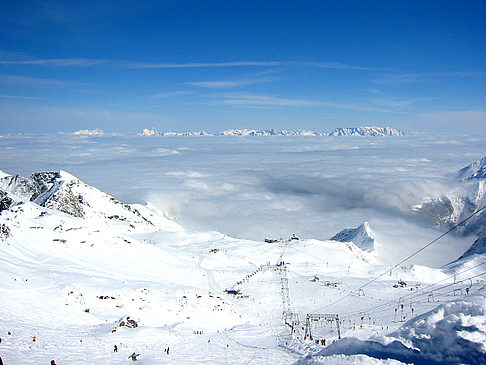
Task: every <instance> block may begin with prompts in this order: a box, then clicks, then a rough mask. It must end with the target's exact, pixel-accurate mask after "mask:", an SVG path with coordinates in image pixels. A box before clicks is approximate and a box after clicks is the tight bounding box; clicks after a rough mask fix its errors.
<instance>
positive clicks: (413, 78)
mask: <svg viewBox="0 0 486 365" xmlns="http://www.w3.org/2000/svg"><path fill="white" fill-rule="evenodd" d="M485 76H486V72H483V71H477V72H460V71H457V72H424V73H406V74H394V75H383V76H380V77H379V78H377V79H376V80H375V83H377V84H380V85H396V84H409V83H415V82H424V81H434V80H439V79H443V78H448V77H459V78H463V77H485Z"/></svg>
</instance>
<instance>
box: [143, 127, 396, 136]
mask: <svg viewBox="0 0 486 365" xmlns="http://www.w3.org/2000/svg"><path fill="white" fill-rule="evenodd" d="M140 134H141V135H143V136H363V137H367V136H403V135H404V134H405V133H403V132H401V131H399V130H398V129H394V128H390V127H354V128H336V129H335V130H334V131H332V132H331V133H325V132H319V131H308V130H303V129H298V130H285V129H280V130H277V129H258V130H257V129H227V130H225V131H222V132H217V133H208V132H206V131H191V132H159V131H157V130H156V129H155V128H151V129H148V128H146V129H144V130H143V131H142V132H140Z"/></svg>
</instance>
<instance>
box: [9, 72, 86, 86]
mask: <svg viewBox="0 0 486 365" xmlns="http://www.w3.org/2000/svg"><path fill="white" fill-rule="evenodd" d="M0 84H8V85H29V86H42V87H46V86H51V87H65V88H72V87H80V86H85V84H84V83H82V82H78V81H70V80H55V79H44V78H39V77H26V76H16V75H0Z"/></svg>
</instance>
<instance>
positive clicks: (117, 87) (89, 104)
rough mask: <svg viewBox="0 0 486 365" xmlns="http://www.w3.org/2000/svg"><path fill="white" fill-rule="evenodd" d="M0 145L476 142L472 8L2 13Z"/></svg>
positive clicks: (477, 86)
mask: <svg viewBox="0 0 486 365" xmlns="http://www.w3.org/2000/svg"><path fill="white" fill-rule="evenodd" d="M0 13H1V14H2V16H1V17H0V133H10V132H26V133H38V132H44V131H45V132H58V131H65V132H69V131H75V130H78V129H93V128H100V129H103V130H105V131H119V132H137V131H139V130H141V129H142V128H145V127H152V126H153V127H155V128H157V129H159V130H163V131H185V130H201V129H205V130H208V131H219V130H223V129H227V128H233V127H236V128H258V129H263V128H276V129H299V128H302V129H310V130H322V131H330V130H332V129H334V128H335V127H341V126H360V125H379V126H391V127H396V128H399V129H402V130H404V131H416V130H417V131H424V132H433V133H436V132H438V131H447V132H450V133H467V134H483V135H485V134H486V104H485V102H486V21H485V20H484V19H486V2H484V1H427V2H424V1H333V2H331V1H317V0H316V1H307V0H300V1H262V0H260V1H229V0H227V1H212V0H207V1H202V0H201V1H196V0H167V1H123V0H118V1H101V2H92V1H69V2H67V1H51V0H46V1H42V2H39V1H2V2H0Z"/></svg>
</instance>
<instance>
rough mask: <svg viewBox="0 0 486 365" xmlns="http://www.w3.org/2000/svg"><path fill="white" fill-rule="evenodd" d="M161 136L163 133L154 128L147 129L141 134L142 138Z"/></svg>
mask: <svg viewBox="0 0 486 365" xmlns="http://www.w3.org/2000/svg"><path fill="white" fill-rule="evenodd" d="M161 134H162V133H160V132H159V131H158V130H157V129H155V128H153V127H152V128H151V129H148V128H145V129H144V130H142V131H141V132H140V135H141V136H160V135H161Z"/></svg>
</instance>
